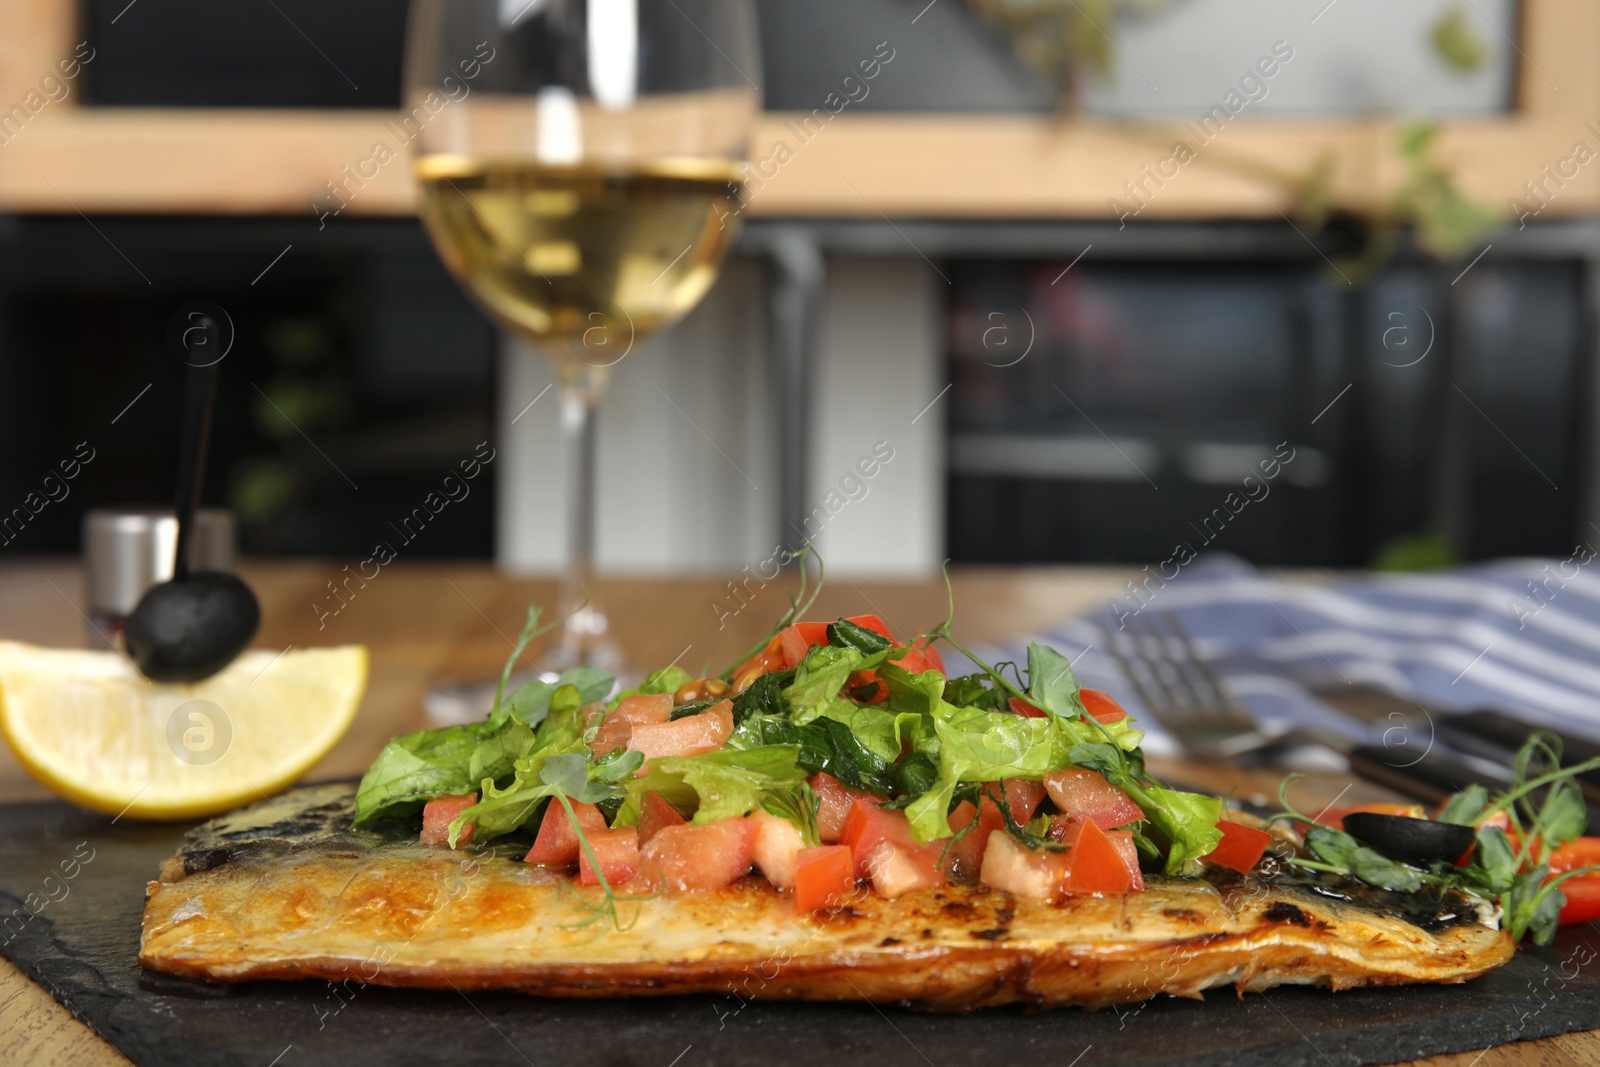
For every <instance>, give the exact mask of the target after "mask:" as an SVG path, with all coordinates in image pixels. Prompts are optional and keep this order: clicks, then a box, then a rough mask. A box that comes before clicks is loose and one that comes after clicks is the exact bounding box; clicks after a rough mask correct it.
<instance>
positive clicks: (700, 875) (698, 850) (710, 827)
mask: <svg viewBox="0 0 1600 1067" xmlns="http://www.w3.org/2000/svg"><path fill="white" fill-rule="evenodd" d="M755 842H756V824H755V822H754V821H753V820H751V819H742V818H741V819H718V820H717V821H716V822H712V823H706V824H705V825H704V826H696V825H694V824H693V823H684V824H683V825H682V826H664V827H662V828H661V829H660V830H657V831H656V834H655V836H654V837H652V838H651V839H650V840H649V841H647V842H645V846H644V849H643V855H642V858H641V860H640V864H639V866H640V870H642V871H643V872H645V873H646V874H647V875H654V876H659V878H660V880H661V883H662V884H663V886H664V887H665V888H667V889H675V890H693V889H717V888H719V887H721V886H725V885H727V884H728V883H729V882H732V881H735V880H737V879H739V878H743V877H744V875H745V872H746V871H748V870H749V869H750V856H751V853H752V851H753V850H754V848H755Z"/></svg>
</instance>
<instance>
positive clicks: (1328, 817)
mask: <svg viewBox="0 0 1600 1067" xmlns="http://www.w3.org/2000/svg"><path fill="white" fill-rule="evenodd" d="M1358 811H1370V812H1372V813H1373V814H1374V815H1404V816H1405V817H1406V818H1408V819H1426V818H1427V817H1428V814H1427V812H1426V811H1424V810H1423V807H1422V805H1421V804H1390V803H1387V802H1384V801H1373V802H1372V803H1370V804H1352V805H1351V806H1350V807H1347V808H1329V809H1328V810H1326V811H1324V812H1323V813H1322V814H1321V815H1320V816H1318V818H1317V821H1318V822H1320V823H1322V824H1323V825H1324V826H1332V827H1333V828H1334V829H1336V830H1343V829H1344V817H1345V816H1346V815H1354V814H1355V813H1356V812H1358Z"/></svg>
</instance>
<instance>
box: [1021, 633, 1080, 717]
mask: <svg viewBox="0 0 1600 1067" xmlns="http://www.w3.org/2000/svg"><path fill="white" fill-rule="evenodd" d="M1028 696H1029V697H1030V698H1031V699H1032V700H1033V702H1034V703H1035V704H1038V705H1039V706H1040V707H1041V708H1044V709H1045V710H1046V711H1053V712H1055V713H1056V714H1057V715H1063V716H1065V717H1067V718H1069V719H1075V718H1078V717H1080V716H1082V715H1086V714H1088V712H1087V711H1086V710H1085V709H1084V706H1083V698H1082V697H1081V696H1079V695H1078V679H1077V678H1076V677H1074V676H1073V674H1072V662H1071V661H1070V660H1068V659H1067V657H1065V656H1063V655H1062V654H1061V653H1059V652H1057V651H1056V650H1055V649H1053V648H1051V647H1049V646H1048V645H1041V644H1038V643H1037V642H1035V643H1033V644H1030V645H1029V646H1028Z"/></svg>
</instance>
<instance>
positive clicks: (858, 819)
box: [839, 797, 945, 883]
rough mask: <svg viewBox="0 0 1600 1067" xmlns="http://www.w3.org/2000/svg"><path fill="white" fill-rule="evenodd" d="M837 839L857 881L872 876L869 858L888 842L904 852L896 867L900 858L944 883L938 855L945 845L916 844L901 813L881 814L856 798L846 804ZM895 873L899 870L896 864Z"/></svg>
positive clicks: (870, 803) (875, 805)
mask: <svg viewBox="0 0 1600 1067" xmlns="http://www.w3.org/2000/svg"><path fill="white" fill-rule="evenodd" d="M839 839H840V841H841V842H842V843H843V844H845V845H848V846H849V847H850V856H851V858H852V859H853V860H854V861H855V867H856V877H858V878H871V877H872V868H871V863H872V860H873V855H874V853H875V852H876V851H877V849H878V846H879V845H882V844H885V843H888V844H891V845H896V846H899V848H900V849H902V850H903V851H904V852H905V853H906V855H905V856H904V857H895V859H896V863H897V864H898V861H899V860H900V859H906V860H908V861H909V862H912V863H913V864H915V865H916V866H918V867H919V868H920V869H923V870H925V871H926V872H928V874H929V876H930V877H932V878H935V879H937V880H938V881H939V882H940V883H942V882H943V881H944V877H943V875H941V874H940V873H939V855H940V853H942V852H943V851H944V845H945V842H944V841H940V840H936V841H929V842H928V843H927V844H918V843H917V841H916V839H915V838H913V837H912V836H911V823H910V821H909V820H908V819H907V818H906V815H905V812H903V811H884V810H883V809H882V808H880V807H879V806H878V803H877V801H875V800H869V799H865V798H860V797H858V798H857V799H856V801H855V802H854V803H853V804H851V805H850V814H849V815H847V816H845V820H844V832H843V833H842V834H841V835H840V838H839ZM885 862H887V861H885ZM895 870H896V871H898V870H899V867H898V865H897V866H896V868H895ZM894 876H897V875H894ZM885 877H891V876H890V875H886V876H885Z"/></svg>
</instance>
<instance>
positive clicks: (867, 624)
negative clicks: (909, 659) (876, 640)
mask: <svg viewBox="0 0 1600 1067" xmlns="http://www.w3.org/2000/svg"><path fill="white" fill-rule="evenodd" d="M847 621H848V622H853V623H855V624H856V625H857V626H859V627H861V628H862V629H863V630H871V631H872V632H873V633H875V634H877V635H878V636H879V637H882V638H885V639H887V640H889V641H893V640H894V634H892V633H890V632H889V624H888V623H886V622H884V621H883V620H882V619H880V618H878V616H876V615H852V616H850V618H849V619H848V620H847Z"/></svg>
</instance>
